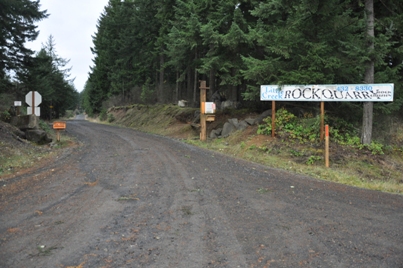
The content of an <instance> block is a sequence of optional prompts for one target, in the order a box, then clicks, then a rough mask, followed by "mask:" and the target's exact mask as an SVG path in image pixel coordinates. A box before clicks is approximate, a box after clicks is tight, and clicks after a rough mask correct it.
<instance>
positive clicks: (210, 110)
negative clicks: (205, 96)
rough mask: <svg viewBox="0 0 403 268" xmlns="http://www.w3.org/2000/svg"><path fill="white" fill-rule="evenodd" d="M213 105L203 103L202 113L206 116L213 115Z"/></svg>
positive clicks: (211, 103) (212, 103)
mask: <svg viewBox="0 0 403 268" xmlns="http://www.w3.org/2000/svg"><path fill="white" fill-rule="evenodd" d="M215 109H216V108H215V103H214V102H205V103H204V112H205V113H206V114H214V113H215Z"/></svg>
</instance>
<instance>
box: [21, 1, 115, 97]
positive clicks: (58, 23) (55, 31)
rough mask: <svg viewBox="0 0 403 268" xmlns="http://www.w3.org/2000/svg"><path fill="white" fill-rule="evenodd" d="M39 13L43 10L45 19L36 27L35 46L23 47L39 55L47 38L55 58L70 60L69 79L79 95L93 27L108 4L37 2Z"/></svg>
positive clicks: (87, 68)
mask: <svg viewBox="0 0 403 268" xmlns="http://www.w3.org/2000/svg"><path fill="white" fill-rule="evenodd" d="M40 4H41V10H45V9H46V10H47V11H48V13H49V14H50V15H49V17H48V18H47V19H45V20H43V21H41V22H39V23H38V24H37V26H38V28H37V29H38V30H39V31H40V33H39V36H38V38H37V39H36V41H35V42H31V43H27V47H29V48H31V49H33V50H35V51H39V50H40V49H41V47H42V44H45V43H46V41H47V39H48V38H49V36H50V35H53V37H54V41H55V43H56V53H57V54H58V55H59V57H61V58H64V59H70V63H69V65H68V67H72V70H71V72H70V74H71V76H70V77H71V78H75V81H74V86H75V88H76V89H77V91H79V92H81V91H82V90H83V88H84V85H85V82H86V81H87V78H88V72H89V71H90V66H92V65H93V64H92V59H93V56H92V53H91V50H90V48H91V47H93V43H92V38H91V35H94V33H95V32H96V24H97V20H98V19H99V17H100V15H101V13H102V12H103V10H104V7H105V6H106V5H107V4H108V0H69V1H65V0H40Z"/></svg>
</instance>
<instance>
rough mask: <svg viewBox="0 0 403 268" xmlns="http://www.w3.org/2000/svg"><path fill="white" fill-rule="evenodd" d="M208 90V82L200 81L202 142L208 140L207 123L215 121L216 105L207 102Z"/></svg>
mask: <svg viewBox="0 0 403 268" xmlns="http://www.w3.org/2000/svg"><path fill="white" fill-rule="evenodd" d="M207 89H210V88H209V87H207V86H206V81H204V80H202V81H200V140H201V141H205V140H207V121H209V122H211V121H214V120H215V115H214V113H215V104H214V103H213V102H206V95H207Z"/></svg>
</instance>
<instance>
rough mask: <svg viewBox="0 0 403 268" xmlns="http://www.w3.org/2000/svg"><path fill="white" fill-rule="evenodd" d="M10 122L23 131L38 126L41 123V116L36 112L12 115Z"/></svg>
mask: <svg viewBox="0 0 403 268" xmlns="http://www.w3.org/2000/svg"><path fill="white" fill-rule="evenodd" d="M10 124H11V125H13V126H16V127H17V128H19V129H21V130H22V131H24V130H26V129H34V128H37V127H38V125H39V117H37V116H36V115H34V114H30V115H21V116H13V117H11V122H10Z"/></svg>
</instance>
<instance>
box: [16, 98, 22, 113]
mask: <svg viewBox="0 0 403 268" xmlns="http://www.w3.org/2000/svg"><path fill="white" fill-rule="evenodd" d="M21 105H22V103H21V101H14V107H16V111H15V113H16V115H17V116H19V115H20V107H21Z"/></svg>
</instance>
